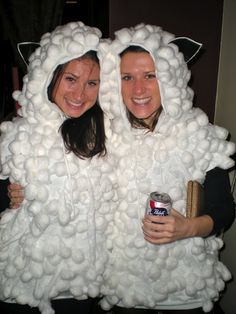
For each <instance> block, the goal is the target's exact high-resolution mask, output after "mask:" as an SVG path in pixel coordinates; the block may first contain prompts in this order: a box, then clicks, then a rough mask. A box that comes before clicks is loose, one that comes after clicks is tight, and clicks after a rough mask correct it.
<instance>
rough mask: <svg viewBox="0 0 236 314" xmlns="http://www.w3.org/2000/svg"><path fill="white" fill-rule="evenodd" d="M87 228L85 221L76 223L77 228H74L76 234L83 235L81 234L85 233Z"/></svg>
mask: <svg viewBox="0 0 236 314" xmlns="http://www.w3.org/2000/svg"><path fill="white" fill-rule="evenodd" d="M87 228H88V225H87V221H86V220H84V221H82V220H81V221H79V222H78V223H77V228H76V229H77V232H79V233H83V232H85V231H87Z"/></svg>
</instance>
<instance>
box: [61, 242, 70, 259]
mask: <svg viewBox="0 0 236 314" xmlns="http://www.w3.org/2000/svg"><path fill="white" fill-rule="evenodd" d="M60 256H61V257H62V258H63V259H67V258H70V257H71V248H69V247H66V246H65V245H61V248H60Z"/></svg>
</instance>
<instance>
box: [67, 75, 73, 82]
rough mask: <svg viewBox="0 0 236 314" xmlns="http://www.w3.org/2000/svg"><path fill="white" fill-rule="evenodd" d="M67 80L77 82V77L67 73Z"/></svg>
mask: <svg viewBox="0 0 236 314" xmlns="http://www.w3.org/2000/svg"><path fill="white" fill-rule="evenodd" d="M65 80H66V81H69V82H75V78H74V76H72V75H65Z"/></svg>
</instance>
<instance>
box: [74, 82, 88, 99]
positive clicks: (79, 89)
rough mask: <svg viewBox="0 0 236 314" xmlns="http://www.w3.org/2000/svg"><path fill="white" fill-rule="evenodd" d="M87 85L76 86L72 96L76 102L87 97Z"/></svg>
mask: <svg viewBox="0 0 236 314" xmlns="http://www.w3.org/2000/svg"><path fill="white" fill-rule="evenodd" d="M85 87H86V86H85V84H81V83H80V84H76V85H75V86H74V88H73V90H72V96H73V99H74V100H81V99H83V98H84V95H85Z"/></svg>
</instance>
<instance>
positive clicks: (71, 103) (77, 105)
mask: <svg viewBox="0 0 236 314" xmlns="http://www.w3.org/2000/svg"><path fill="white" fill-rule="evenodd" d="M67 102H68V104H69V105H70V106H74V107H80V106H82V102H79V103H75V102H73V101H69V100H67Z"/></svg>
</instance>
